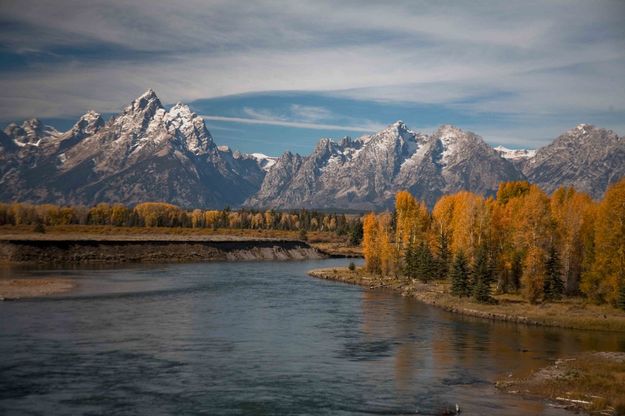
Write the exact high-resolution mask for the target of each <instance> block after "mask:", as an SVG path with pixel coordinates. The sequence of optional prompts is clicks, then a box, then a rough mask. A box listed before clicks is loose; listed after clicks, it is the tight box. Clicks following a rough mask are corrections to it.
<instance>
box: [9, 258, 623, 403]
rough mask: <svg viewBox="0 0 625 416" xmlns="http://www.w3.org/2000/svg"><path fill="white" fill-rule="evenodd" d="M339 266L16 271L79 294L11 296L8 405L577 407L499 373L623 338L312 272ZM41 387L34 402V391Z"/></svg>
mask: <svg viewBox="0 0 625 416" xmlns="http://www.w3.org/2000/svg"><path fill="white" fill-rule="evenodd" d="M335 264H336V265H344V261H341V260H332V261H321V262H301V263H300V262H293V263H269V262H268V263H241V264H236V263H221V264H186V265H167V266H156V265H155V266H130V267H123V268H117V269H115V268H113V269H110V268H90V269H85V268H75V269H73V270H68V269H56V270H54V269H40V270H29V269H19V270H10V271H8V272H7V271H6V269H5V271H4V272H3V273H10V274H11V275H12V276H18V277H19V276H22V277H33V276H43V275H45V276H50V275H52V276H63V277H67V276H71V278H73V279H76V280H77V281H78V282H79V284H80V287H79V290H78V291H77V292H75V293H72V294H69V295H63V296H59V297H56V298H49V299H38V300H30V301H20V302H4V303H0V317H1V318H2V319H0V356H2V357H3V360H1V361H0V413H1V414H11V413H15V414H28V413H32V414H46V412H47V410H49V409H51V408H54V409H58V412H59V413H65V414H79V413H89V412H91V413H99V414H107V413H136V414H160V413H170V414H199V413H204V414H206V413H209V414H263V413H264V414H332V415H334V414H362V413H368V414H414V413H415V412H416V411H419V412H420V414H437V413H440V411H442V410H444V409H447V408H450V407H453V406H454V405H455V403H459V404H460V405H461V407H462V408H463V410H464V414H498V415H517V414H545V415H559V414H566V413H564V412H563V411H561V410H558V409H553V408H550V407H547V406H545V404H544V403H543V402H540V401H531V400H523V399H520V398H516V397H513V396H509V395H502V394H501V393H499V392H498V391H497V390H496V389H495V388H494V387H493V385H492V382H493V381H494V380H496V379H498V378H500V377H505V376H506V375H507V374H508V373H510V372H511V373H514V374H527V373H529V372H531V371H532V370H534V369H536V368H537V367H539V366H541V365H543V364H545V363H547V362H549V361H550V360H552V359H554V358H555V357H558V356H561V355H567V354H571V353H576V352H578V351H584V350H588V349H600V350H608V351H610V350H624V349H625V348H624V346H625V337H623V336H621V335H618V334H612V333H596V332H583V331H566V330H559V329H550V328H539V327H529V326H523V325H515V324H506V323H496V322H488V321H483V320H478V319H474V318H470V317H462V316H458V315H452V314H449V313H447V312H444V311H441V310H439V309H436V308H432V307H429V306H427V305H423V304H421V303H419V302H416V301H415V300H413V299H408V298H402V297H401V296H398V295H397V294H395V293H392V292H387V291H378V290H376V291H369V290H363V289H362V288H360V287H356V286H351V285H344V284H340V283H335V282H328V281H323V280H318V279H312V278H309V277H307V276H306V271H307V270H309V269H310V268H314V267H323V266H325V267H332V265H335ZM33 395H36V398H37V400H33V399H32V398H33V397H34V396H33Z"/></svg>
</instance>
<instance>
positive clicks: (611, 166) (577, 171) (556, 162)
mask: <svg viewBox="0 0 625 416" xmlns="http://www.w3.org/2000/svg"><path fill="white" fill-rule="evenodd" d="M522 168H523V172H524V173H525V175H526V176H527V178H528V179H529V180H530V181H531V182H533V183H535V184H537V185H539V186H541V187H542V188H543V189H544V190H545V191H546V192H553V191H555V190H556V189H557V188H559V187H560V186H573V187H575V189H577V190H578V191H581V192H586V193H588V194H589V195H591V196H592V197H593V198H600V197H601V196H603V193H604V192H605V190H606V188H607V187H608V185H610V184H612V183H614V182H616V181H618V180H619V179H620V178H622V177H625V138H623V137H618V136H617V135H616V133H614V132H613V131H611V130H606V129H602V128H597V127H594V126H591V125H588V124H580V125H578V126H577V127H575V128H573V129H571V130H569V131H567V132H566V133H564V134H562V135H561V136H560V137H558V138H557V139H556V140H555V141H554V142H553V143H551V144H550V145H548V146H545V147H543V148H541V149H538V151H537V152H536V155H535V156H534V157H533V158H530V159H528V160H527V162H526V163H525V164H524V165H523V167H522Z"/></svg>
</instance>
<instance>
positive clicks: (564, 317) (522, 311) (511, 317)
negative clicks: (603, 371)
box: [308, 268, 625, 332]
mask: <svg viewBox="0 0 625 416" xmlns="http://www.w3.org/2000/svg"><path fill="white" fill-rule="evenodd" d="M308 274H309V275H310V276H312V277H315V278H320V279H325V280H333V281H338V282H343V283H349V284H355V285H360V286H365V287H368V288H369V289H378V288H385V289H391V290H394V291H396V292H399V293H400V294H401V295H402V296H410V297H413V298H415V299H417V300H419V301H421V302H423V303H426V304H428V305H431V306H435V307H438V308H441V309H444V310H446V311H448V312H452V313H456V314H460V315H465V316H472V317H477V318H482V319H489V320H494V321H503V322H514V323H521V324H526V325H538V326H549V327H558V328H565V329H580V330H594V331H616V332H625V312H623V311H619V310H617V309H614V308H612V307H610V306H606V305H601V306H597V305H591V304H588V303H586V302H584V301H583V300H581V299H573V300H565V301H559V302H553V303H548V304H538V305H530V304H529V303H527V302H525V301H523V300H522V299H521V298H520V296H518V295H495V296H494V297H495V299H496V300H497V301H498V303H497V304H479V303H476V302H473V301H472V300H471V299H469V298H458V297H455V296H452V295H451V294H449V284H448V283H443V282H433V283H421V282H418V281H412V282H409V281H407V280H406V279H397V278H393V277H380V276H372V275H368V274H365V273H363V272H362V270H361V269H357V270H355V271H350V270H348V269H347V268H326V269H314V270H310V271H309V272H308Z"/></svg>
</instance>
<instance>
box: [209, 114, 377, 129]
mask: <svg viewBox="0 0 625 416" xmlns="http://www.w3.org/2000/svg"><path fill="white" fill-rule="evenodd" d="M202 117H203V118H204V119H206V120H214V121H226V122H232V123H243V124H266V125H271V126H284V127H297V128H300V129H314V130H341V131H358V132H363V133H372V132H375V131H378V130H381V129H383V128H384V127H385V126H384V125H382V124H377V123H371V124H367V125H358V126H346V125H344V124H320V123H307V122H299V121H285V120H280V119H270V118H243V117H224V116H215V115H209V114H202Z"/></svg>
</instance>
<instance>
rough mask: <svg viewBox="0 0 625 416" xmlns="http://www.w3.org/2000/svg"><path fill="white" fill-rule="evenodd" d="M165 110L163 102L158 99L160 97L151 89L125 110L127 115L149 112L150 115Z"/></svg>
mask: <svg viewBox="0 0 625 416" xmlns="http://www.w3.org/2000/svg"><path fill="white" fill-rule="evenodd" d="M160 108H163V105H162V104H161V101H160V100H159V99H158V96H157V95H156V93H155V92H154V90H153V89H151V88H150V89H149V90H147V91H146V92H144V93H143V94H141V95H140V96H139V97H137V98H136V99H134V100H133V101H132V103H130V105H129V106H128V107H126V109H125V113H136V112H147V111H149V112H150V113H152V114H153V113H154V112H156V110H158V109H160Z"/></svg>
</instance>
